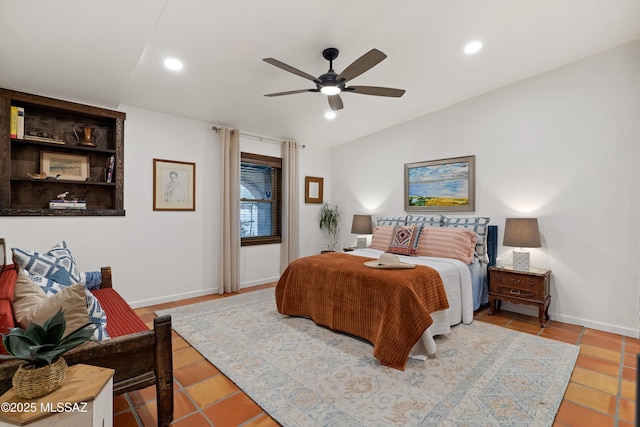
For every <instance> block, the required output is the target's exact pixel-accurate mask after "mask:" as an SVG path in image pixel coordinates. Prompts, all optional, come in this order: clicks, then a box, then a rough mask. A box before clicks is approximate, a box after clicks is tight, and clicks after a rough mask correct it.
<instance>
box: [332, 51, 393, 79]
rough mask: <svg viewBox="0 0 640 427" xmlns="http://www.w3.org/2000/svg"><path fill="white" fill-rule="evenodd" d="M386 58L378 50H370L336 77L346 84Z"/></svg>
mask: <svg viewBox="0 0 640 427" xmlns="http://www.w3.org/2000/svg"><path fill="white" fill-rule="evenodd" d="M386 57H387V55H385V54H384V53H382V52H380V51H379V50H378V49H371V50H370V51H369V52H367V53H365V54H364V55H362V56H361V57H360V58H358V59H356V60H355V61H353V62H352V63H351V65H349V66H348V67H347V68H345V69H344V71H343V72H341V73H340V74H339V75H338V80H339V79H344V81H345V82H346V81H349V80H351V79H353V78H356V77H358V76H359V75H360V74H362V73H364V72H365V71H367V70H369V69H371V68H373V67H374V66H376V65H377V64H378V63H380V61H382V60H383V59H384V58H386Z"/></svg>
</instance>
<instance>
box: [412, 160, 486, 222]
mask: <svg viewBox="0 0 640 427" xmlns="http://www.w3.org/2000/svg"><path fill="white" fill-rule="evenodd" d="M475 159H476V156H466V157H454V158H451V159H441V160H430V161H427V162H418V163H407V164H405V165H404V209H405V211H407V212H414V211H453V212H455V211H474V210H475V193H476V179H475V174H476V171H475Z"/></svg>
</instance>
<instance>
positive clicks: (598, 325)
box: [502, 301, 640, 338]
mask: <svg viewBox="0 0 640 427" xmlns="http://www.w3.org/2000/svg"><path fill="white" fill-rule="evenodd" d="M502 308H503V309H504V310H507V311H512V312H514V313H520V314H525V315H527V316H534V317H538V309H537V307H533V306H529V305H521V304H511V303H508V302H506V301H504V302H503V303H502ZM549 317H551V320H555V321H556V322H562V323H569V324H571V325H578V326H584V327H585V328H590V329H597V330H599V331H604V332H611V333H612V334H618V335H624V336H626V337H633V338H638V337H640V331H639V330H638V329H633V328H625V327H623V326H618V325H612V324H609V323H602V322H595V321H593V320H588V319H581V318H578V317H573V316H566V315H562V314H558V313H553V312H549Z"/></svg>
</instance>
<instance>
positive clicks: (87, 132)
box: [73, 126, 102, 147]
mask: <svg viewBox="0 0 640 427" xmlns="http://www.w3.org/2000/svg"><path fill="white" fill-rule="evenodd" d="M76 129H80V130H82V141H81V140H80V136H78V132H77V131H76ZM73 134H74V135H75V136H76V139H77V140H78V145H82V146H83V147H97V146H98V144H97V143H98V141H99V140H100V137H101V136H102V133H100V131H99V130H97V129H94V128H92V127H89V126H74V127H73ZM94 135H97V136H95V141H92V140H91V137H92V136H94Z"/></svg>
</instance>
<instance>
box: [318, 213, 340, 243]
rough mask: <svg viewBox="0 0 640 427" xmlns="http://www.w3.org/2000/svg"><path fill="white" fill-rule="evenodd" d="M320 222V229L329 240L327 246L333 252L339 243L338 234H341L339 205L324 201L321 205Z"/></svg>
mask: <svg viewBox="0 0 640 427" xmlns="http://www.w3.org/2000/svg"><path fill="white" fill-rule="evenodd" d="M318 222H319V224H318V225H319V226H320V230H322V232H323V233H324V236H325V240H326V241H327V247H328V248H329V251H330V252H333V251H334V250H335V248H336V245H337V244H338V236H339V235H340V209H338V206H332V205H330V204H329V203H323V204H322V206H321V207H320V213H319V216H318Z"/></svg>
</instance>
